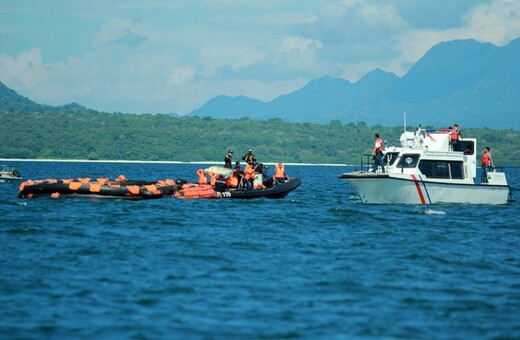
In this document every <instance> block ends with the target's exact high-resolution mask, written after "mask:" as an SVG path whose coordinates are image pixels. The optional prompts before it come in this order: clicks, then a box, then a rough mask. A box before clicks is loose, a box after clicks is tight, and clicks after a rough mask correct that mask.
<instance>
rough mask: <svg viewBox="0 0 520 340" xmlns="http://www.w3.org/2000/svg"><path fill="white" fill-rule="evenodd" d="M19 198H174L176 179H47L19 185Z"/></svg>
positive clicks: (121, 177)
mask: <svg viewBox="0 0 520 340" xmlns="http://www.w3.org/2000/svg"><path fill="white" fill-rule="evenodd" d="M19 190H20V192H19V193H18V197H19V198H36V197H49V196H50V197H53V198H60V197H91V198H117V199H132V200H140V199H153V198H162V197H165V196H172V195H173V194H174V192H175V191H176V190H177V184H176V183H175V181H174V180H171V179H166V180H164V181H136V180H126V178H124V176H120V177H118V179H116V180H110V179H108V178H97V179H96V180H91V179H90V178H78V179H61V180H58V179H45V180H37V181H25V182H23V183H22V184H20V188H19Z"/></svg>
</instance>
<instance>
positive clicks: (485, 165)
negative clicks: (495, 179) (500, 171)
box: [481, 146, 495, 183]
mask: <svg viewBox="0 0 520 340" xmlns="http://www.w3.org/2000/svg"><path fill="white" fill-rule="evenodd" d="M491 169H493V170H494V169H495V164H494V163H493V158H492V157H491V149H490V148H489V146H486V147H485V148H484V154H483V155H482V181H481V182H482V183H487V181H488V180H487V173H488V172H489V171H490V170H491Z"/></svg>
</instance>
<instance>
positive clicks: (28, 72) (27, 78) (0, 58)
mask: <svg viewBox="0 0 520 340" xmlns="http://www.w3.org/2000/svg"><path fill="white" fill-rule="evenodd" d="M0 74H2V78H3V80H4V81H5V82H6V83H7V84H9V83H10V82H13V81H15V80H16V81H18V82H20V83H22V84H23V85H24V86H25V87H26V88H27V89H32V88H33V87H34V86H36V85H37V84H38V83H40V82H42V81H45V80H46V79H48V78H49V77H50V74H51V72H50V70H49V69H48V68H46V67H45V66H44V65H43V62H42V51H41V49H39V48H33V49H31V50H28V51H23V52H21V53H20V54H19V55H18V56H17V57H15V58H12V57H9V56H6V55H0Z"/></svg>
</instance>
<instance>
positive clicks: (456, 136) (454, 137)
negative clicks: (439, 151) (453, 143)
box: [450, 128, 459, 140]
mask: <svg viewBox="0 0 520 340" xmlns="http://www.w3.org/2000/svg"><path fill="white" fill-rule="evenodd" d="M450 138H451V140H459V128H455V129H453V130H451V134H450Z"/></svg>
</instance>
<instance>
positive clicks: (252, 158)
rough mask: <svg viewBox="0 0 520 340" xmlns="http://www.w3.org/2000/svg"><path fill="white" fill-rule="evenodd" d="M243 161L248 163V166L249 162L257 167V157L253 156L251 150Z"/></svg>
mask: <svg viewBox="0 0 520 340" xmlns="http://www.w3.org/2000/svg"><path fill="white" fill-rule="evenodd" d="M242 160H243V161H246V164H248V163H249V162H253V166H254V165H256V157H255V155H254V154H253V150H251V149H249V150H248V151H247V153H246V154H245V155H244V157H242Z"/></svg>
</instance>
